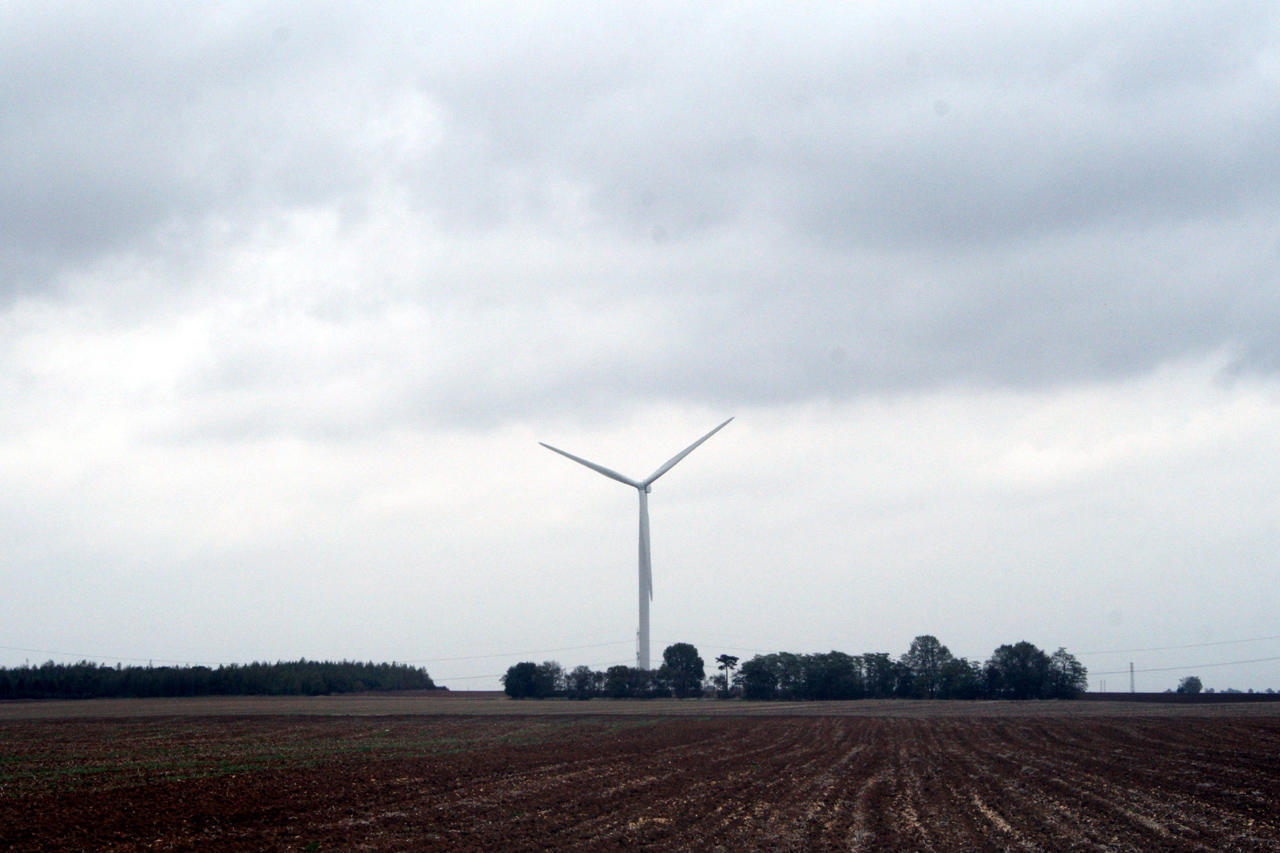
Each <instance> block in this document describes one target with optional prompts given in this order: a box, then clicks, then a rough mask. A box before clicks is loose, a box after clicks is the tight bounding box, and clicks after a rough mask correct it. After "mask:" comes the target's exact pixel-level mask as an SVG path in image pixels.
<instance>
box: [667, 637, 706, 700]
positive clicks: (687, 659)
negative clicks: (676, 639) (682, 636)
mask: <svg viewBox="0 0 1280 853" xmlns="http://www.w3.org/2000/svg"><path fill="white" fill-rule="evenodd" d="M660 672H661V675H662V677H663V678H664V679H665V680H666V681H668V682H669V683H670V684H671V690H672V692H674V693H675V695H676V696H677V697H679V698H681V699H683V698H685V697H688V696H698V695H701V693H702V679H704V678H706V671H705V670H704V669H703V665H702V658H701V657H699V656H698V650H697V649H696V648H694V647H693V646H692V645H690V644H689V643H675V644H673V645H670V646H667V647H666V648H665V649H664V650H663V652H662V669H661V671H660Z"/></svg>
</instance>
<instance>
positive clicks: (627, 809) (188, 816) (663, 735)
mask: <svg viewBox="0 0 1280 853" xmlns="http://www.w3.org/2000/svg"><path fill="white" fill-rule="evenodd" d="M525 704H526V703H510V704H508V705H507V706H506V707H507V708H508V709H510V708H512V706H513V705H517V706H520V707H523V706H524V705H525ZM586 704H587V705H588V706H590V705H594V704H597V703H586ZM723 704H725V703H719V705H723ZM938 704H941V703H938ZM536 707H537V708H538V709H539V711H544V710H545V709H546V708H547V707H548V706H547V705H546V704H545V703H541V704H539V705H537V706H536ZM580 707H581V706H574V710H578V709H579V708H580ZM603 707H604V703H599V708H598V710H599V709H603ZM684 707H687V705H686V706H684ZM704 707H705V710H707V711H712V710H719V708H718V706H717V703H706V704H705V706H704ZM899 707H900V708H913V707H915V706H906V705H903V706H899ZM969 707H970V710H969V713H968V714H958V713H952V714H949V715H946V716H936V715H935V716H926V715H924V714H923V713H918V714H908V715H892V716H888V715H884V714H880V715H864V716H858V715H846V716H825V717H824V716H752V717H740V716H729V715H711V714H708V715H707V716H705V717H704V718H696V717H690V716H659V715H644V716H627V715H616V716H605V715H600V714H594V715H592V714H576V715H553V714H547V713H537V714H525V715H521V716H495V715H481V716H475V715H463V714H455V715H451V716H445V715H433V716H422V717H415V716H318V715H313V716H287V717H286V716H269V715H261V716H231V715H226V716H183V717H161V716H152V717H143V716H139V717H133V718H124V717H121V718H111V719H107V718H100V719H70V718H63V719H23V720H12V719H11V720H7V721H3V722H0V849H6V850H10V849H11V850H75V849H81V850H195V849H202V850H209V849H213V850H298V851H302V850H430V849H450V850H456V849H474V850H498V849H505V850H510V849H563V850H602V849H623V848H626V849H662V850H670V849H694V850H716V849H724V850H736V849H767V850H824V849H831V850H834V849H842V850H843V849H849V850H1046V851H1048V850H1055V851H1056V850H1214V851H1217V850H1273V851H1274V850H1280V812H1277V809H1276V803H1280V716H1277V715H1276V714H1275V713H1274V712H1273V713H1272V714H1270V715H1267V714H1256V713H1255V714H1252V715H1244V714H1238V715H1233V714H1231V713H1230V712H1229V711H1224V710H1223V709H1220V708H1219V709H1215V712H1214V713H1213V714H1212V715H1198V716H1185V715H1178V714H1168V713H1152V714H1145V715H1144V714H1140V713H1136V712H1133V711H1126V713H1124V714H1119V715H1114V716H1102V715H1097V714H1092V713H1084V714H1074V715H1069V714H1062V713H1059V714H1046V713H1044V709H1043V708H1042V707H1038V706H1035V705H1031V706H1027V708H1028V709H1029V711H1028V713H1026V714H1023V715H1019V714H1015V713H1011V712H1009V711H1008V708H1009V707H1011V706H1002V710H1001V712H1000V713H998V714H997V713H979V711H980V706H976V705H971V706H969ZM1012 707H1017V706H1012ZM582 710H587V709H586V708H582Z"/></svg>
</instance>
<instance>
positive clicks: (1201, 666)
mask: <svg viewBox="0 0 1280 853" xmlns="http://www.w3.org/2000/svg"><path fill="white" fill-rule="evenodd" d="M1276 660H1280V656H1277V657H1271V658H1253V659H1252V660H1229V661H1223V662H1222V663H1193V664H1183V665H1182V666H1157V667H1151V668H1148V669H1135V670H1133V671H1134V672H1173V671H1174V670H1188V669H1210V668H1212V667H1216V666H1236V665H1238V664H1244V663H1269V662H1271V661H1276ZM1127 672H1129V670H1128V669H1111V670H1107V671H1106V672H1091V673H1089V674H1090V675H1123V674H1124V673H1127Z"/></svg>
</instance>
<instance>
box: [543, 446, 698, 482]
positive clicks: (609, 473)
mask: <svg viewBox="0 0 1280 853" xmlns="http://www.w3.org/2000/svg"><path fill="white" fill-rule="evenodd" d="M538 444H541V445H542V446H543V447H545V448H546V449H547V450H554V451H555V452H556V453H559V454H560V455H561V456H567V457H569V458H570V459H572V460H573V461H574V462H577V463H578V464H579V465H586V466H587V467H588V468H590V469H591V470H592V471H595V472H596V473H598V474H604V475H605V476H606V477H608V478H609V479H611V480H617V481H618V482H619V483H625V484H626V485H628V486H633V487H635V488H637V489H643V488H644V485H643V484H642V483H637V482H636V481H635V480H633V479H631V478H630V477H624V476H622V475H621V474H619V473H618V472H617V471H614V470H612V469H610V468H606V467H604V466H603V465H597V464H596V463H594V462H588V461H587V460H586V459H583V458H582V457H580V456H574V455H573V454H572V453H566V452H565V451H563V450H561V449H560V448H558V447H552V446H551V445H549V444H547V443H546V442H542V441H539V442H538ZM690 449H692V448H690Z"/></svg>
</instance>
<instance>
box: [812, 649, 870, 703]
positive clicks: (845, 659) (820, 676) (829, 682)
mask: <svg viewBox="0 0 1280 853" xmlns="http://www.w3.org/2000/svg"><path fill="white" fill-rule="evenodd" d="M862 695H863V689H862V674H861V672H860V670H859V668H858V665H857V661H856V660H855V658H853V656H851V655H847V654H845V653H844V652H837V651H830V652H826V653H823V654H812V655H805V656H804V698H805V699H858V698H860V697H861V696H862Z"/></svg>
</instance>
